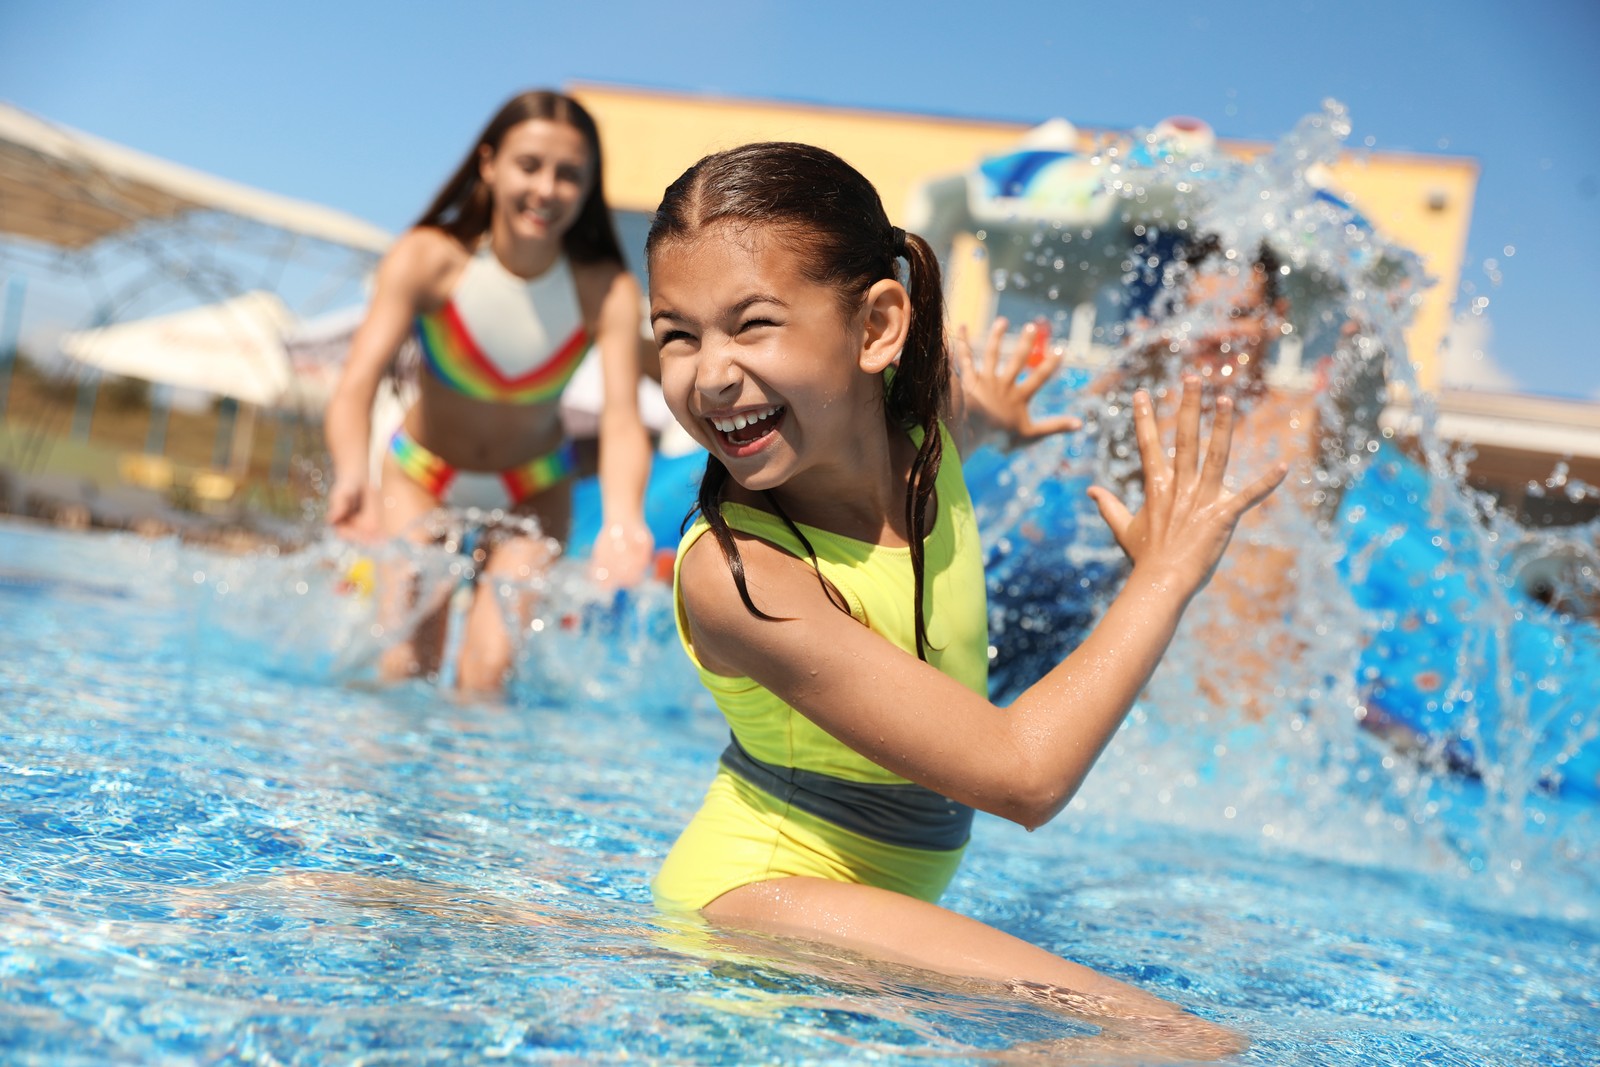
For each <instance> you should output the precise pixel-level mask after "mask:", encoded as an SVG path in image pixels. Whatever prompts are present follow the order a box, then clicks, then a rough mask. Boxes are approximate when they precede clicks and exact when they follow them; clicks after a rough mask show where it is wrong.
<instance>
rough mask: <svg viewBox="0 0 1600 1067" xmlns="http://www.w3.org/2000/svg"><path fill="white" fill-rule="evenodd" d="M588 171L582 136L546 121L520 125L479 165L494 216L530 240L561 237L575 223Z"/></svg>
mask: <svg viewBox="0 0 1600 1067" xmlns="http://www.w3.org/2000/svg"><path fill="white" fill-rule="evenodd" d="M592 172H593V166H592V162H591V160H590V158H589V145H588V142H586V141H585V140H584V139H583V134H581V133H579V132H578V130H577V129H576V128H574V127H572V126H569V125H567V124H566V123H564V122H555V121H553V120H551V119H528V120H527V121H526V122H519V123H518V124H517V125H515V126H513V127H511V129H509V130H507V131H506V134H505V136H504V137H503V138H502V139H501V141H500V147H499V148H498V149H497V150H495V151H493V152H489V151H485V152H484V154H483V156H482V158H481V159H480V161H479V174H480V175H481V177H482V178H483V181H484V183H485V184H486V185H487V186H488V187H489V191H490V195H491V196H492V197H493V199H494V208H495V214H496V217H497V218H500V219H503V220H505V222H506V224H507V225H508V226H509V227H510V231H511V232H512V233H513V234H515V235H516V236H518V237H523V238H529V239H538V238H546V237H551V236H560V235H561V234H563V233H565V232H566V231H567V230H568V229H569V228H570V227H571V226H572V224H573V223H574V222H575V221H577V218H578V213H579V212H580V211H581V210H582V208H583V202H584V198H585V197H587V196H588V195H589V188H590V185H591V184H592V182H593V176H592Z"/></svg>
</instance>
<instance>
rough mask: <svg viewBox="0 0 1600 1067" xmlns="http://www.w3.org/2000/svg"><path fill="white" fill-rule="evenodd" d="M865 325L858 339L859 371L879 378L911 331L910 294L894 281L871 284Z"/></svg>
mask: <svg viewBox="0 0 1600 1067" xmlns="http://www.w3.org/2000/svg"><path fill="white" fill-rule="evenodd" d="M865 304H866V312H867V321H866V329H865V331H864V332H863V334H862V338H861V359H860V365H861V369H862V370H864V371H866V372H867V373H868V374H882V373H883V372H884V370H886V369H887V368H889V367H891V366H893V365H894V364H895V363H896V362H897V361H898V360H899V359H900V350H901V349H902V348H904V347H905V345H906V334H907V333H909V332H910V330H911V294H910V293H908V292H906V287H905V286H903V285H901V284H900V283H899V282H897V281H895V280H894V279H893V278H885V279H883V280H882V281H878V282H874V283H873V285H872V288H870V289H868V290H867V298H866V301H865Z"/></svg>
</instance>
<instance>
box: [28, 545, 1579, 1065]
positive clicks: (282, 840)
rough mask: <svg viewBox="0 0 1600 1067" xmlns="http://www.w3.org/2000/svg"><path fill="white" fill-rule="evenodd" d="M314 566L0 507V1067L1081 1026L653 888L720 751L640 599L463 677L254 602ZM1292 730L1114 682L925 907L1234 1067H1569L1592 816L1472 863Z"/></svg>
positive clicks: (1571, 808) (799, 1046) (893, 1036)
mask: <svg viewBox="0 0 1600 1067" xmlns="http://www.w3.org/2000/svg"><path fill="white" fill-rule="evenodd" d="M330 567H332V568H334V569H336V567H337V561H336V560H334V559H333V558H332V557H328V558H323V559H309V558H306V559H300V560H296V559H295V558H293V557H278V558H271V557H261V558H248V559H244V560H238V559H229V558H225V557H221V556H216V555H212V554H210V553H207V552H205V551H203V550H200V549H196V548H191V547H185V546H181V545H178V544H175V543H170V542H148V541H141V540H137V539H133V538H124V537H107V536H99V535H94V536H91V535H75V534H64V533H58V532H48V531H41V530H36V529H33V528H28V527H22V526H0V840H3V845H0V1016H3V1017H0V1050H3V1051H0V1059H3V1060H4V1061H5V1062H6V1063H14V1064H105V1063H162V1064H189V1063H195V1064H200V1063H218V1062H249V1063H281V1064H313V1063H395V1064H412V1063H430V1064H431V1063H440V1064H445V1063H448V1064H458V1063H460V1064H475V1063H499V1062H512V1063H567V1064H588V1063H614V1062H652V1063H671V1064H755V1063H759V1064H768V1063H771V1064H802V1063H806V1064H809V1063H877V1064H911V1063H922V1062H926V1061H927V1060H929V1059H933V1060H935V1061H936V1062H949V1063H979V1062H987V1061H988V1060H989V1059H990V1058H991V1057H992V1056H993V1054H994V1053H995V1052H996V1051H997V1050H998V1049H1000V1048H1001V1047H1002V1046H1003V1044H1004V1043H1005V1039H1010V1040H1031V1039H1037V1038H1043V1037H1049V1036H1058V1035H1067V1034H1072V1033H1074V1032H1080V1031H1081V1029H1082V1027H1081V1026H1080V1024H1077V1023H1075V1022H1073V1021H1071V1020H1068V1019H1065V1018H1061V1017H1056V1016H1053V1015H1051V1014H1049V1013H1047V1012H1044V1011H1042V1010H1039V1009H1035V1008H1032V1007H1030V1006H1027V1005H1022V1004H1019V1003H1016V1002H1014V1001H1008V1000H1006V999H1003V998H1000V997H996V996H992V995H989V994H987V993H985V992H984V991H982V990H976V989H963V988H954V987H949V986H943V985H941V984H939V983H936V982H933V981H930V980H927V979H926V978H923V977H919V976H916V975H911V974H905V973H897V972H895V971H892V970H889V969H884V968H873V967H868V966H863V965H861V964H859V963H858V962H855V961H848V960H842V959H838V958H834V957H830V956H829V954H827V953H821V952H813V953H811V954H810V955H809V956H808V955H807V953H806V952H805V950H803V949H799V948H796V947H795V946H784V945H779V944H777V943H767V944H763V943H762V942H760V941H759V940H754V939H745V940H740V941H733V940H728V939H725V938H719V937H718V936H717V935H715V933H714V932H712V931H708V930H706V929H704V928H701V927H697V926H695V925H693V924H686V923H683V922H680V921H672V922H669V921H667V920H664V919H663V918H661V917H660V916H658V915H657V914H655V913H654V912H653V910H652V908H651V906H650V903H649V890H648V883H649V879H650V877H651V875H652V874H653V872H654V870H655V868H656V866H657V865H658V864H659V862H660V860H661V858H662V857H663V855H664V854H665V852H666V850H667V848H668V847H669V846H670V844H671V842H672V840H673V837H674V836H675V834H676V832H677V830H678V829H679V828H680V827H681V826H682V825H683V823H684V822H685V821H686V820H687V819H688V817H689V815H690V814H691V812H692V810H693V808H694V806H695V805H696V804H697V803H698V801H699V798H700V795H701V792H702V790H703V788H704V785H705V783H706V781H707V780H708V778H709V776H710V774H711V773H712V769H713V766H714V761H715V759H716V755H717V753H718V752H719V751H720V748H721V745H722V742H723V727H722V725H721V722H720V719H719V718H718V717H717V716H716V715H715V712H714V711H713V710H712V709H711V708H710V706H709V705H708V704H707V703H706V702H705V701H704V700H703V699H702V698H701V697H700V696H699V695H698V693H697V691H696V689H695V684H694V679H693V677H692V675H690V674H689V672H688V669H687V666H686V664H684V663H683V662H682V659H681V654H680V653H679V652H678V650H677V649H676V647H674V645H673V644H672V642H671V641H670V640H668V639H667V637H666V636H664V635H668V634H670V624H669V623H668V624H663V621H662V620H663V615H662V610H663V605H664V603H665V600H664V597H663V596H662V592H661V591H659V590H656V591H651V590H646V591H644V592H643V593H641V594H639V595H637V596H636V597H635V598H634V599H633V600H632V601H631V602H630V603H628V604H625V605H620V606H619V605H610V606H609V607H608V606H605V605H599V606H591V607H589V608H587V609H584V610H573V611H570V612H567V613H566V615H565V616H564V617H562V618H559V619H557V620H556V622H555V623H554V624H553V625H552V627H551V629H550V632H549V638H550V639H549V640H548V641H547V642H545V643H544V646H545V647H541V648H539V649H534V648H531V647H530V649H529V651H528V653H527V655H526V656H525V658H524V662H523V669H524V675H523V676H522V677H519V679H518V682H517V684H516V685H515V686H514V687H513V690H512V693H511V696H510V698H509V699H507V700H505V701H498V702H495V701H466V700H458V699H455V698H452V697H450V696H448V695H446V694H444V693H441V692H440V691H439V690H437V689H435V688H432V687H430V686H427V685H423V684H416V685H409V686H401V687H394V688H380V687H377V686H374V685H371V684H369V683H368V682H367V681H366V680H365V678H364V677H363V675H362V673H361V671H360V670H359V669H358V667H359V662H360V660H361V654H360V650H359V649H356V650H353V651H350V652H349V655H348V656H347V657H346V659H344V660H340V659H338V658H337V657H335V658H332V659H330V658H328V657H326V656H324V657H322V658H316V657H313V656H311V655H310V654H309V650H311V649H312V648H314V647H317V646H318V643H319V642H321V641H323V640H324V639H325V638H327V637H328V635H329V634H331V633H332V632H334V631H335V630H336V629H339V628H348V624H349V623H350V621H351V619H352V618H354V617H356V616H359V613H360V611H361V610H362V609H361V607H360V605H359V603H353V602H352V601H351V600H350V595H349V594H337V593H331V592H329V591H328V590H327V589H321V588H319V589H314V590H312V591H311V592H308V593H307V594H304V596H305V597H306V598H307V599H305V600H302V601H300V602H299V603H298V608H297V609H296V611H294V612H288V611H285V612H284V613H283V614H281V615H277V614H273V613H272V610H271V609H269V608H268V607H267V606H266V605H271V604H274V603H279V602H281V601H284V600H285V599H288V600H290V601H292V600H293V598H292V596H289V594H287V593H285V592H284V591H285V590H294V589H296V588H297V587H298V585H299V584H300V583H302V582H307V584H308V585H315V583H316V581H317V576H318V575H324V576H325V575H326V574H328V573H330ZM538 664H542V665H543V667H544V669H546V670H547V671H549V672H550V674H551V676H552V678H553V680H552V681H551V682H550V683H549V684H540V682H539V681H538V679H535V678H531V677H528V673H529V671H530V670H531V665H538ZM580 668H581V669H580ZM1170 684H1177V681H1173V682H1171V683H1170ZM1291 718H1292V716H1287V715H1286V716H1285V720H1286V721H1285V723H1284V724H1282V725H1281V727H1280V726H1264V727H1261V728H1259V729H1258V730H1256V731H1255V732H1254V733H1252V732H1251V731H1248V730H1245V731H1241V730H1239V729H1238V728H1237V727H1236V726H1230V727H1227V728H1226V732H1219V731H1222V730H1223V728H1222V727H1218V726H1216V725H1214V724H1213V725H1207V724H1205V723H1203V722H1200V723H1189V722H1182V721H1174V720H1171V719H1170V718H1169V719H1163V718H1162V717H1161V716H1160V715H1159V714H1158V713H1157V712H1155V711H1152V710H1150V709H1146V708H1141V709H1140V710H1139V711H1138V712H1137V713H1136V714H1135V716H1134V718H1133V719H1132V720H1131V721H1130V723H1129V724H1128V726H1127V727H1126V728H1125V729H1124V731H1123V732H1122V733H1121V734H1120V735H1119V736H1118V738H1117V739H1116V741H1115V742H1114V743H1113V745H1112V747H1111V749H1110V750H1109V751H1108V752H1107V753H1106V755H1105V756H1104V757H1103V759H1102V761H1101V764H1100V765H1099V767H1098V768H1097V769H1096V771H1095V772H1094V774H1093V775H1092V776H1091V778H1090V782H1089V785H1088V786H1087V787H1086V788H1085V790H1084V793H1083V794H1082V795H1081V796H1080V797H1079V798H1078V800H1076V801H1074V803H1073V805H1072V806H1071V807H1070V808H1069V809H1068V810H1067V811H1066V812H1064V813H1063V814H1062V816H1061V817H1060V818H1058V819H1057V820H1056V821H1055V822H1054V823H1052V824H1051V825H1049V826H1047V827H1045V828H1044V829H1042V830H1040V831H1038V832H1036V833H1033V834H1027V833H1024V832H1022V831H1021V830H1020V829H1018V828H1016V827H1013V826H1010V825H1008V824H1005V823H1002V822H1000V821H998V820H995V819H992V818H989V817H986V816H981V815H980V816H979V821H978V825H977V827H976V829H975V840H974V844H973V846H972V847H971V849H970V851H969V855H968V860H967V863H966V865H965V867H964V868H963V870H962V872H961V873H960V874H959V875H958V877H957V879H956V881H955V883H954V885H953V887H952V889H951V892H950V893H949V894H948V896H947V897H946V901H945V902H946V903H947V904H949V905H950V906H952V907H954V908H956V909H957V910H960V911H963V912H966V913H968V914H971V915H974V916H976V917H978V918H980V919H983V920H985V921H987V922H990V923H993V924H995V925H998V926H1001V927H1003V928H1005V929H1007V930H1009V931H1011V932H1013V933H1016V934H1018V935H1020V936H1022V937H1025V938H1027V939H1029V940H1032V941H1035V942H1037V943H1039V944H1041V945H1043V946H1045V947H1047V948H1049V949H1051V950H1053V951H1056V952H1059V953H1062V954H1064V955H1067V956H1069V957H1071V958H1074V959H1077V960H1080V961H1082V962H1084V963H1087V964H1089V965H1091V966H1094V967H1097V968H1100V969H1101V970H1104V971H1106V972H1108V973H1111V974H1113V975H1117V976H1119V977H1123V978H1126V979H1127V980H1129V981H1132V982H1135V983H1138V984H1139V985H1141V986H1143V987H1145V988H1147V989H1150V990H1152V991H1153V992H1156V993H1158V994H1160V995H1162V996H1165V997H1168V998H1169V999H1172V1000H1176V1001H1178V1002H1180V1003H1182V1004H1184V1005H1185V1006H1187V1007H1189V1008H1191V1009H1193V1010H1195V1011H1197V1012H1199V1013H1201V1014H1203V1015H1205V1016H1207V1017H1209V1018H1212V1019H1216V1020H1218V1021H1221V1022H1224V1023H1227V1024H1228V1025H1230V1026H1233V1027H1236V1028H1238V1029H1240V1030H1243V1031H1244V1032H1246V1033H1247V1034H1249V1035H1250V1037H1251V1039H1252V1041H1253V1042H1254V1044H1253V1046H1252V1048H1251V1050H1250V1051H1249V1052H1248V1053H1246V1054H1245V1055H1244V1056H1243V1057H1241V1060H1242V1062H1245V1063H1253V1064H1338V1065H1346V1064H1349V1065H1354V1064H1374V1063H1396V1064H1401V1063H1406V1064H1409V1063H1435V1064H1463V1065H1466V1064H1472V1065H1479V1064H1520V1063H1539V1064H1586V1063H1594V1062H1595V1061H1596V1053H1595V1049H1596V1047H1597V1043H1600V992H1597V990H1600V918H1597V913H1600V890H1597V884H1596V871H1597V867H1596V864H1595V857H1596V856H1597V855H1600V852H1597V851H1596V849H1595V845H1594V842H1595V837H1596V835H1595V832H1594V824H1593V819H1592V811H1591V810H1590V809H1589V808H1588V807H1586V806H1583V805H1566V806H1561V805H1558V804H1557V803H1556V801H1555V800H1553V799H1552V800H1549V801H1548V803H1545V804H1544V805H1543V806H1542V807H1538V810H1539V812H1540V815H1541V819H1540V820H1525V821H1520V822H1517V823H1516V824H1515V825H1514V826H1513V827H1512V828H1511V829H1506V830H1503V831H1501V832H1500V834H1499V836H1498V837H1494V838H1493V840H1494V842H1496V843H1497V845H1498V847H1501V848H1503V849H1507V850H1510V852H1511V853H1514V854H1515V855H1516V856H1517V857H1518V863H1519V864H1520V866H1519V867H1517V868H1515V869H1516V870H1517V871H1518V872H1519V875H1518V876H1517V877H1515V878H1512V879H1510V880H1509V881H1507V880H1506V878H1505V877H1503V876H1504V875H1505V871H1506V865H1503V864H1497V863H1490V864H1488V868H1489V869H1486V870H1483V871H1477V870H1474V868H1473V866H1472V864H1471V862H1470V857H1469V856H1466V855H1465V854H1464V853H1463V852H1462V851H1460V850H1459V849H1457V848H1455V847H1453V843H1452V842H1453V840H1454V839H1453V837H1452V832H1453V831H1452V823H1451V821H1450V820H1449V819H1447V818H1443V817H1441V818H1440V819H1439V820H1438V821H1437V822H1435V823H1433V824H1431V825H1426V826H1424V825H1421V824H1420V823H1418V822H1417V820H1416V819H1415V818H1410V817H1408V816H1407V815H1406V814H1405V813H1407V812H1409V811H1410V810H1411V809H1409V808H1407V807H1406V806H1405V805H1403V804H1399V803H1397V802H1396V800H1395V797H1394V795H1393V794H1394V791H1395V790H1397V789H1409V788H1414V787H1416V782H1417V780H1416V779H1414V778H1405V777H1404V776H1403V775H1400V774H1399V773H1398V772H1395V771H1394V770H1393V767H1392V764H1391V765H1390V766H1387V767H1386V765H1385V764H1386V761H1390V759H1391V758H1390V757H1389V756H1388V755H1386V754H1385V753H1384V752H1383V751H1382V749H1381V748H1380V747H1378V746H1377V744H1376V742H1372V741H1370V740H1364V739H1361V738H1355V739H1349V738H1344V739H1340V740H1339V741H1338V743H1336V744H1335V743H1330V742H1328V740H1327V738H1323V740H1322V742H1320V743H1317V744H1312V743H1311V742H1310V741H1308V740H1307V738H1308V737H1309V736H1310V735H1311V734H1313V733H1314V731H1313V730H1312V728H1311V727H1310V726H1308V725H1305V724H1302V725H1301V726H1300V727H1298V728H1295V727H1293V726H1292V725H1291V724H1290V722H1289V721H1288V720H1290V719H1291ZM1297 746H1298V747H1297ZM1219 750H1220V751H1219ZM1364 770H1365V771H1367V772H1368V773H1367V774H1366V775H1365V777H1363V775H1362V772H1363V771H1364ZM1336 781H1337V783H1338V785H1337V786H1335V785H1334V784H1331V783H1334V782H1336ZM1433 788H1436V789H1437V788H1440V787H1438V786H1437V785H1435V786H1434V787H1433ZM1449 796H1450V798H1451V800H1452V801H1453V803H1454V804H1455V805H1456V806H1457V807H1458V808H1463V809H1464V808H1466V807H1467V806H1468V805H1470V804H1471V803H1472V799H1473V798H1472V795H1471V790H1470V788H1468V787H1466V786H1462V787H1460V788H1457V789H1454V790H1453V791H1452V792H1450V794H1449ZM1230 812H1231V814H1230ZM1397 813H1400V815H1399V818H1398V821H1397ZM1408 819H1409V825H1407V823H1408ZM1474 825H1476V824H1474ZM1002 1035H1005V1039H1003V1037H1002Z"/></svg>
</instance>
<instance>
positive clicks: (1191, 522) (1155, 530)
mask: <svg viewBox="0 0 1600 1067" xmlns="http://www.w3.org/2000/svg"><path fill="white" fill-rule="evenodd" d="M1200 393H1201V387H1200V379H1199V378H1196V377H1186V378H1185V379H1184V381H1183V401H1182V403H1181V404H1180V405H1179V408H1178V435H1177V445H1176V448H1175V449H1174V454H1173V457H1172V459H1171V460H1170V461H1169V460H1168V458H1167V452H1166V449H1164V448H1163V447H1162V446H1161V433H1160V431H1159V430H1158V429H1157V427H1156V416H1155V409H1154V407H1153V406H1152V404H1151V403H1150V395H1149V394H1148V393H1146V392H1145V391H1144V390H1142V389H1141V390H1139V391H1138V392H1136V393H1135V394H1134V395H1133V419H1134V428H1135V431H1136V433H1137V436H1138V442H1139V457H1140V460H1141V462H1142V464H1143V468H1144V506H1143V507H1141V508H1140V509H1139V513H1138V514H1137V515H1134V514H1130V513H1129V511H1128V509H1127V507H1126V506H1125V505H1124V504H1123V503H1122V501H1121V500H1119V499H1118V498H1117V496H1116V494H1114V493H1112V492H1111V491H1110V490H1109V489H1104V488H1102V487H1100V486H1095V487H1093V488H1092V489H1090V490H1089V495H1090V497H1092V498H1093V500H1094V502H1095V504H1096V505H1098V506H1099V508H1100V515H1101V517H1102V518H1104V519H1105V521H1106V524H1107V525H1108V526H1110V527H1111V532H1112V533H1113V534H1114V535H1115V536H1116V538H1117V543H1118V544H1120V545H1121V546H1122V550H1123V551H1124V552H1126V553H1127V554H1128V558H1129V559H1131V560H1133V564H1134V567H1135V568H1145V569H1149V568H1157V569H1158V570H1157V571H1156V573H1157V574H1158V575H1159V577H1160V578H1161V580H1162V581H1163V582H1167V581H1170V582H1172V583H1174V584H1176V585H1177V587H1178V588H1184V589H1186V590H1187V592H1188V594H1189V595H1191V596H1192V595H1193V594H1194V593H1196V592H1198V591H1199V590H1200V588H1201V587H1202V586H1204V585H1205V584H1206V582H1207V581H1208V580H1209V579H1210V577H1211V573H1212V571H1214V570H1215V569H1216V566H1217V563H1218V561H1219V560H1221V559H1222V553H1223V552H1224V551H1226V550H1227V547H1228V541H1229V540H1230V539H1231V538H1232V537H1233V531H1234V528H1235V527H1236V526H1238V524H1239V519H1240V517H1241V516H1243V515H1244V513H1245V512H1246V511H1249V510H1250V509H1251V508H1253V507H1255V506H1256V505H1257V504H1259V503H1261V502H1262V501H1263V500H1265V499H1266V498H1267V497H1268V496H1270V495H1271V494H1272V491H1273V490H1274V489H1276V488H1277V487H1278V485H1279V483H1281V482H1282V481H1283V478H1284V475H1285V474H1287V473H1288V471H1289V466H1288V464H1286V463H1279V464H1277V465H1276V466H1275V467H1273V468H1272V469H1271V470H1269V471H1267V473H1265V474H1263V475H1262V476H1261V477H1260V478H1257V479H1256V480H1255V481H1254V482H1252V483H1250V485H1249V486H1247V487H1246V488H1245V489H1244V490H1243V491H1242V492H1239V493H1231V492H1229V491H1228V489H1227V488H1226V486H1225V485H1224V478H1225V476H1226V475H1227V469H1228V452H1229V449H1230V448H1231V446H1232V443H1233V417H1234V414H1233V401H1232V400H1231V399H1229V398H1228V397H1226V396H1224V397H1219V398H1218V400H1217V408H1216V415H1215V416H1214V418H1213V420H1212V425H1211V439H1210V441H1209V442H1208V443H1207V444H1206V445H1205V447H1204V451H1205V462H1204V464H1203V465H1202V464H1201V461H1200V453H1201V451H1202V445H1201V441H1200Z"/></svg>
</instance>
